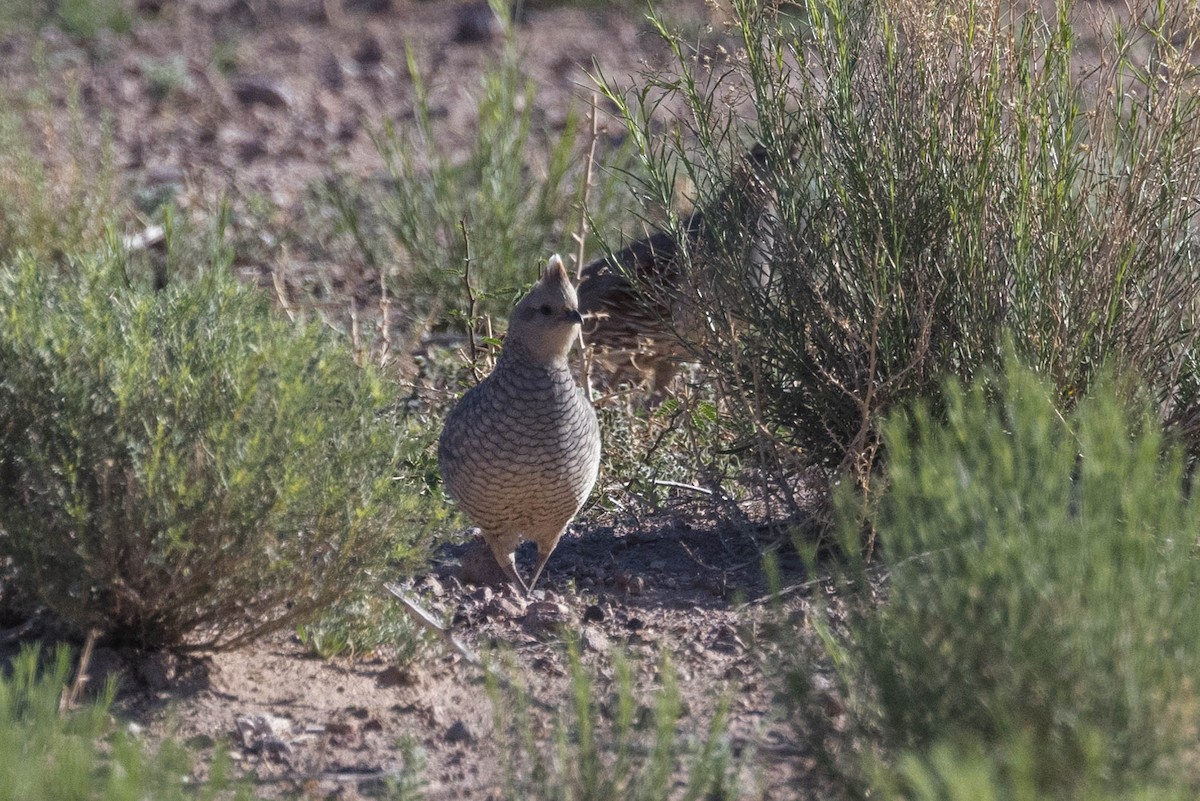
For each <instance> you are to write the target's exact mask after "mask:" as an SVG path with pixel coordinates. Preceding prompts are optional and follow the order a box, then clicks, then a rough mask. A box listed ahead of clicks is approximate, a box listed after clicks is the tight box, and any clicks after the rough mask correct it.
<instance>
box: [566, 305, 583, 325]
mask: <svg viewBox="0 0 1200 801" xmlns="http://www.w3.org/2000/svg"><path fill="white" fill-rule="evenodd" d="M567 322H569V323H571V324H572V325H583V315H582V314H580V313H579V309H567Z"/></svg>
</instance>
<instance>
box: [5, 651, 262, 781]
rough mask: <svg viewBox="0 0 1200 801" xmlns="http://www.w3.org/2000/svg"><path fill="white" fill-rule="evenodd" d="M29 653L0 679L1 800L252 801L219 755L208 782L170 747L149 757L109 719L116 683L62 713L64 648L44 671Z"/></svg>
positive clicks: (36, 655) (179, 751)
mask: <svg viewBox="0 0 1200 801" xmlns="http://www.w3.org/2000/svg"><path fill="white" fill-rule="evenodd" d="M40 657H41V654H40V651H39V649H38V648H36V647H28V648H25V649H23V650H22V651H21V653H20V654H19V655H18V656H17V657H16V658H15V659H14V660H13V662H12V665H11V673H9V674H8V675H5V676H0V754H3V755H4V758H2V759H0V801H143V799H146V798H154V799H156V800H158V801H184V799H196V801H215V799H218V798H220V799H247V798H249V797H250V795H249V793H247V792H245V791H244V790H243V789H239V788H236V787H235V786H234V785H233V782H232V781H231V780H230V778H229V776H230V774H229V771H230V766H229V762H228V760H227V759H226V758H224V757H223V756H220V755H218V757H217V759H216V760H214V761H213V763H212V765H211V767H210V769H209V771H208V778H207V779H206V780H205V781H204V782H203V783H200V782H196V781H193V780H192V779H191V777H190V774H191V769H190V764H189V763H190V761H191V760H190V758H189V755H188V754H187V752H186V751H185V750H184V749H183V748H181V747H180V746H179V745H177V744H175V743H172V742H170V741H167V742H164V743H163V744H162V745H160V746H159V747H158V750H157V752H151V751H150V750H149V749H147V748H146V747H145V746H144V745H143V744H142V743H141V742H139V741H138V740H137V739H135V738H134V737H133V736H131V735H129V734H127V733H125V732H123V731H120V730H118V727H117V726H116V724H115V723H114V721H113V719H112V717H111V715H110V711H109V710H110V706H111V704H112V698H113V692H114V687H113V685H112V684H111V683H110V684H109V685H108V686H107V687H106V688H105V689H104V690H103V691H102V692H101V694H100V695H99V697H97V698H96V699H95V700H93V701H91V702H89V703H87V704H85V705H83V706H82V707H81V708H80V709H77V710H74V711H71V712H67V713H65V714H64V713H60V711H59V702H60V699H61V698H62V695H63V692H64V690H65V688H66V682H67V677H68V674H69V673H70V667H71V662H70V652H69V650H68V649H65V648H62V649H59V650H58V651H56V652H55V655H54V659H53V661H52V662H51V663H50V664H48V665H46V666H42V664H41V662H42V660H41V658H40Z"/></svg>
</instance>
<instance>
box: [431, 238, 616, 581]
mask: <svg viewBox="0 0 1200 801" xmlns="http://www.w3.org/2000/svg"><path fill="white" fill-rule="evenodd" d="M581 321H582V318H581V317H580V315H579V303H578V300H577V299H576V295H575V288H574V287H573V286H571V281H570V279H569V278H568V277H567V272H566V270H565V269H564V268H563V263H562V260H561V259H560V258H559V257H558V256H553V257H552V258H551V259H550V261H549V263H548V265H547V266H546V270H545V272H544V273H543V274H542V277H541V280H539V281H538V282H537V284H536V285H534V287H533V289H532V290H531V291H530V292H529V294H528V295H526V296H525V297H524V298H523V299H522V300H521V302H520V303H518V304H517V306H516V308H515V309H513V313H512V316H511V317H510V318H509V323H508V334H507V336H506V337H505V340H504V349H503V350H502V352H501V353H500V358H499V360H498V361H497V362H496V368H495V369H494V370H493V371H492V373H491V375H489V376H488V377H487V378H485V379H484V380H483V381H481V382H480V383H479V384H478V385H477V386H475V387H473V388H472V389H471V390H469V391H468V392H467V394H465V395H464V396H463V397H462V399H461V400H460V401H459V402H458V404H457V405H456V406H455V407H454V409H453V410H452V411H451V412H450V415H449V417H447V418H446V427H445V429H444V430H443V431H442V436H441V440H440V441H439V443H438V462H439V464H440V466H441V471H442V479H443V481H444V482H445V485H446V491H447V492H448V493H449V495H450V497H452V498H454V500H456V501H458V503H459V505H460V506H461V507H462V508H463V510H464V511H465V512H466V513H467V515H468V516H469V517H470V518H471V519H472V520H473V521H474V522H475V524H476V525H477V526H479V528H480V530H481V531H482V533H483V538H484V540H485V541H486V542H487V544H488V545H489V546H490V547H491V549H492V555H493V556H495V558H496V561H497V562H498V563H499V564H500V567H501V569H502V570H503V571H504V573H505V575H506V576H508V578H509V580H511V581H512V583H513V584H514V585H515V586H517V587H520V588H521V589H522V590H524V591H525V592H526V593H528V592H530V591H531V590H532V589H533V587H534V585H535V584H537V580H538V576H540V575H541V573H542V568H543V567H545V565H546V560H547V559H549V558H550V554H551V553H553V552H554V548H555V546H557V545H558V541H559V539H560V538H561V537H562V535H563V532H564V531H565V530H566V528H567V524H568V523H570V522H571V518H573V517H574V516H575V513H576V512H578V511H579V507H580V506H582V505H583V502H584V500H586V499H587V496H588V493H590V492H591V491H592V485H593V484H595V483H596V473H597V471H598V470H599V467H600V428H599V426H598V425H597V423H596V412H595V410H594V409H593V408H592V404H591V403H590V402H589V401H588V400H587V398H586V397H584V395H583V393H582V392H581V391H580V390H579V388H578V387H577V386H576V385H575V379H574V377H573V376H572V373H571V368H570V366H569V365H568V362H567V353H568V352H569V351H570V350H571V345H572V343H573V342H574V341H575V339H576V338H577V336H578V334H579V325H580V323H581ZM522 539H527V540H533V541H534V542H535V543H537V548H538V560H537V567H536V568H534V571H533V579H532V580H531V581H530V582H529V584H528V585H526V584H525V582H524V581H523V580H522V579H521V576H520V574H519V573H517V569H516V562H515V560H514V558H513V554H514V552H515V551H516V548H517V545H518V544H519V543H520V541H521V540H522Z"/></svg>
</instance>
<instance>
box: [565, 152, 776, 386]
mask: <svg viewBox="0 0 1200 801" xmlns="http://www.w3.org/2000/svg"><path fill="white" fill-rule="evenodd" d="M769 166H770V165H769V161H768V153H767V150H766V148H765V147H763V146H762V145H755V147H754V148H752V149H751V150H750V152H749V153H747V154H746V156H745V158H744V159H743V160H742V162H741V164H740V165H739V167H738V169H737V170H736V171H735V174H734V175H733V177H732V178H731V180H730V181H729V182H728V184H726V186H725V188H724V191H723V192H722V193H721V194H720V196H719V197H717V198H715V199H714V200H713V202H712V204H711V205H710V206H709V207H708V208H707V209H703V210H702V209H696V210H694V211H692V212H691V213H690V214H689V215H687V216H686V217H685V218H684V219H682V220H681V221H680V226H679V229H678V236H679V238H678V239H677V238H676V237H675V236H673V235H672V234H670V233H668V232H666V231H656V232H654V233H653V234H651V235H649V236H647V237H645V238H643V239H639V240H637V241H636V242H633V243H632V244H630V245H629V246H628V247H626V248H624V249H622V250H619V251H617V252H615V253H612V254H611V255H608V256H605V257H602V258H599V259H596V260H595V261H592V262H590V263H588V264H587V265H585V266H584V267H583V270H582V272H581V279H580V282H579V310H580V312H581V313H582V314H583V318H584V322H583V338H584V341H585V342H586V343H587V345H588V346H589V347H591V348H594V349H595V350H596V355H597V358H598V361H599V363H600V364H601V365H603V366H604V367H605V368H606V371H607V373H608V374H609V376H610V384H611V386H616V385H618V384H620V383H623V382H625V383H629V384H631V385H636V384H637V383H639V380H640V379H646V381H647V383H648V384H649V389H650V398H651V400H659V399H661V398H662V397H663V395H664V394H665V392H666V390H667V387H668V385H669V384H670V383H671V380H672V378H673V377H674V376H675V374H676V372H678V369H679V364H680V362H682V361H686V360H688V358H689V356H690V355H691V350H690V348H689V342H691V343H693V344H694V341H695V339H696V336H697V333H698V332H697V330H696V328H697V320H698V315H697V310H696V309H695V308H694V307H693V306H694V296H695V295H696V292H695V290H694V289H689V287H688V284H689V282H693V283H695V282H699V281H701V280H702V276H701V275H688V273H687V271H686V268H687V266H688V265H689V264H690V265H691V266H692V267H693V268H694V267H697V266H700V267H702V268H705V269H712V265H711V264H710V262H713V261H714V256H715V255H716V254H717V253H720V254H721V257H720V258H719V259H715V260H716V261H718V262H719V261H720V260H721V259H724V260H725V261H726V262H728V261H729V260H730V259H731V258H740V259H742V260H744V261H745V262H746V263H747V266H750V267H752V268H753V269H751V270H746V273H745V274H746V275H748V276H749V275H754V274H755V273H756V272H757V273H759V274H758V275H756V276H755V278H756V280H764V279H765V278H766V277H767V273H768V272H769V261H770V251H771V248H772V241H771V240H772V232H771V228H772V225H773V223H774V217H775V211H774V197H773V195H774V193H773V191H772V189H771V187H770V183H769V182H768V181H766V180H765V176H766V175H767V173H768V172H769ZM685 250H686V254H685Z"/></svg>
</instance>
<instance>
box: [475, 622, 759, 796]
mask: <svg viewBox="0 0 1200 801" xmlns="http://www.w3.org/2000/svg"><path fill="white" fill-rule="evenodd" d="M569 657H570V666H569V677H570V696H569V699H568V700H567V702H566V703H565V704H564V705H563V707H562V708H561V710H560V712H559V714H558V716H557V717H556V719H555V721H554V724H553V735H552V737H553V739H552V741H551V742H550V743H549V744H548V747H546V746H544V745H543V744H542V743H541V742H540V741H539V739H538V737H537V732H536V731H535V725H534V722H533V719H532V716H531V715H530V705H531V699H530V697H529V696H528V695H527V694H526V692H525V691H524V690H523V689H522V688H521V687H520V686H519V685H512V686H505V687H501V686H499V685H498V684H497V683H496V682H495V681H494V679H493V677H492V675H491V674H489V679H491V680H490V681H489V685H488V687H489V692H490V694H491V697H492V702H493V704H494V705H495V721H496V729H497V731H499V732H505V733H507V734H508V735H509V736H510V737H511V741H512V742H513V743H514V747H515V748H516V749H517V753H518V755H517V756H516V757H515V758H513V759H509V760H506V761H505V769H506V776H505V786H506V791H505V798H511V799H532V800H534V801H551V799H553V800H554V801H609V800H610V799H614V798H621V799H627V801H667V799H688V800H689V801H693V800H694V799H699V798H704V799H710V801H725V800H726V799H733V798H737V797H738V792H737V787H736V783H735V771H734V770H733V765H732V756H731V754H730V753H729V750H728V744H727V742H726V741H725V725H726V722H727V713H728V709H727V706H725V705H721V707H720V708H719V709H718V710H717V712H716V714H715V716H714V718H713V720H712V721H711V722H710V724H709V725H708V727H707V730H705V731H703V732H697V733H696V735H695V736H692V737H689V736H688V735H686V734H685V733H684V731H683V729H684V728H685V724H683V714H684V713H683V707H682V702H681V700H680V695H679V686H678V683H677V682H678V680H677V678H676V676H675V672H674V669H673V668H672V667H671V664H670V662H669V661H666V660H664V663H663V668H662V671H661V686H659V688H658V689H657V690H655V692H654V695H653V699H652V701H651V705H650V706H645V705H642V704H640V703H639V702H638V700H637V697H636V695H635V692H634V684H635V683H634V674H633V667H632V665H631V664H630V663H629V662H628V660H626V659H624V658H622V657H620V656H618V657H617V658H615V659H614V660H613V682H612V688H611V691H610V692H609V693H606V694H603V695H602V694H601V691H600V690H599V688H598V687H597V686H596V681H595V679H594V677H593V676H592V674H591V672H590V671H589V670H588V668H586V667H584V665H583V663H582V662H581V660H580V657H579V651H578V647H577V646H576V645H575V644H571V645H570V647H569ZM510 673H511V671H510Z"/></svg>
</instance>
